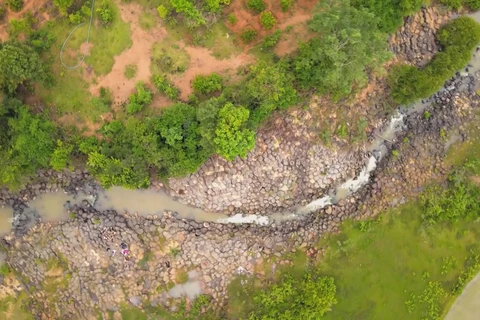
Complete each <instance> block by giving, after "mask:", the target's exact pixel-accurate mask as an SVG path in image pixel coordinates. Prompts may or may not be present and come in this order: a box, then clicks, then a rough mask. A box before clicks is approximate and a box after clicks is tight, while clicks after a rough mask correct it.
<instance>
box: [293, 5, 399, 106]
mask: <svg viewBox="0 0 480 320" xmlns="http://www.w3.org/2000/svg"><path fill="white" fill-rule="evenodd" d="M309 26H310V29H311V30H313V31H315V32H317V33H318V34H319V35H318V37H315V38H314V39H312V40H311V41H309V42H308V43H305V44H303V45H302V46H301V48H300V52H299V55H298V57H297V58H296V59H295V61H294V69H295V74H296V78H297V80H298V81H299V83H300V85H301V86H302V87H304V88H309V87H314V88H316V89H317V90H318V91H319V92H320V93H324V94H331V96H332V97H333V98H334V99H340V98H343V97H346V96H347V95H348V94H350V93H351V91H352V89H353V87H354V86H363V85H365V84H366V82H367V80H368V77H367V71H368V70H371V69H377V68H379V67H380V66H381V65H382V64H383V63H384V62H385V61H386V60H387V59H388V58H389V57H390V53H389V52H388V50H387V41H386V40H387V37H386V34H384V33H383V32H381V31H380V30H379V29H378V19H377V18H376V17H375V16H374V14H373V13H371V12H368V11H366V10H365V9H356V8H354V7H352V6H350V4H349V1H348V0H342V1H336V2H327V3H323V2H322V3H321V4H320V5H319V6H318V7H317V10H316V12H315V15H314V16H313V19H312V20H311V21H310V23H309Z"/></svg>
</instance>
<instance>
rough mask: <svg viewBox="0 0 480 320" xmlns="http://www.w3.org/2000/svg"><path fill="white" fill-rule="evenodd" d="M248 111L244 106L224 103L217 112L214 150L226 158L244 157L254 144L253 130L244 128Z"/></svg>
mask: <svg viewBox="0 0 480 320" xmlns="http://www.w3.org/2000/svg"><path fill="white" fill-rule="evenodd" d="M249 114H250V112H249V111H248V109H246V108H244V107H235V106H234V105H233V104H232V103H226V104H225V105H224V106H223V107H222V109H220V111H219V113H218V124H217V128H216V129H215V138H214V142H215V146H216V152H217V153H218V154H219V155H221V156H222V157H224V158H225V159H227V160H230V161H231V160H233V159H235V158H236V157H237V156H241V157H246V156H247V153H248V151H250V150H252V149H253V147H254V146H255V132H253V131H251V130H250V129H247V128H246V126H245V125H246V123H247V121H248V116H249Z"/></svg>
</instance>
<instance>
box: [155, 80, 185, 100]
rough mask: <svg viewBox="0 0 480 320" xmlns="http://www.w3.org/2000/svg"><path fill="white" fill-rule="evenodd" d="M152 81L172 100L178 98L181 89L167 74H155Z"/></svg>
mask: <svg viewBox="0 0 480 320" xmlns="http://www.w3.org/2000/svg"><path fill="white" fill-rule="evenodd" d="M152 82H153V84H154V85H155V87H156V88H157V89H158V91H159V92H161V93H165V94H166V95H167V97H168V98H169V99H170V100H177V99H178V96H179V95H180V89H178V88H177V87H175V85H174V84H173V83H171V82H170V81H169V80H168V79H167V77H166V76H162V75H154V76H153V77H152Z"/></svg>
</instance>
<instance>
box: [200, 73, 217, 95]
mask: <svg viewBox="0 0 480 320" xmlns="http://www.w3.org/2000/svg"><path fill="white" fill-rule="evenodd" d="M222 82H223V80H222V76H220V75H219V74H218V73H212V74H209V75H201V74H199V75H197V76H195V78H194V79H193V83H192V87H193V90H195V91H196V92H198V93H203V94H207V93H212V92H215V91H220V90H222Z"/></svg>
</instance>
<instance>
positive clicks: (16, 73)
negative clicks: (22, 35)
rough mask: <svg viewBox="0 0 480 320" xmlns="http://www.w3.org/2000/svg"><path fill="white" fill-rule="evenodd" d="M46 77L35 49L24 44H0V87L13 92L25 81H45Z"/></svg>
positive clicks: (43, 65)
mask: <svg viewBox="0 0 480 320" xmlns="http://www.w3.org/2000/svg"><path fill="white" fill-rule="evenodd" d="M47 78H48V74H47V70H46V67H45V64H44V62H42V60H41V59H40V57H39V55H38V54H37V52H35V50H33V49H32V48H31V47H30V46H28V45H26V44H21V43H18V42H8V43H3V44H0V87H1V88H2V89H3V90H5V91H6V92H8V93H10V94H11V93H13V92H14V91H15V89H16V88H17V87H18V85H20V84H23V83H25V82H26V81H45V80H46V79H47Z"/></svg>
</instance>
